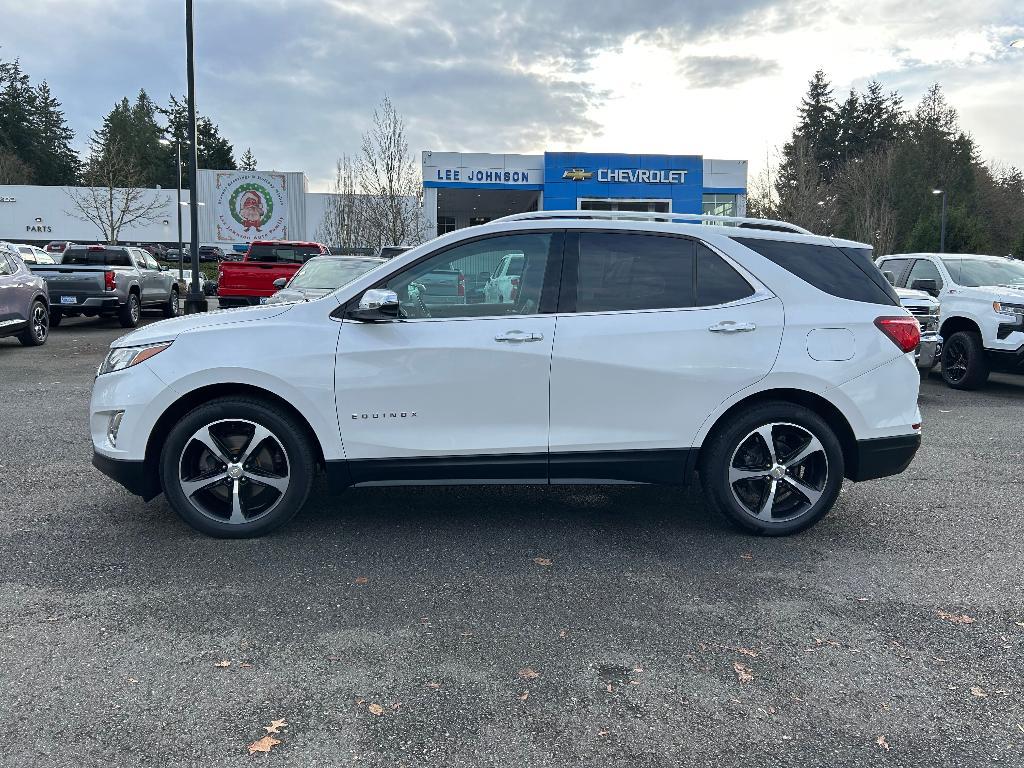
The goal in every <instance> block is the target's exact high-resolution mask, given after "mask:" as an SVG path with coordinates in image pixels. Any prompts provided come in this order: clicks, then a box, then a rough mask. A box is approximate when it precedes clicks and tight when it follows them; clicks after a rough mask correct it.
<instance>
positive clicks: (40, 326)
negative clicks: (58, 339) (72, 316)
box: [0, 242, 50, 347]
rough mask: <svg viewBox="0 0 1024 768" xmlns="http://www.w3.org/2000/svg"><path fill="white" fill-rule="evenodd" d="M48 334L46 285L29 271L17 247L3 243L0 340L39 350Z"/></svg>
mask: <svg viewBox="0 0 1024 768" xmlns="http://www.w3.org/2000/svg"><path fill="white" fill-rule="evenodd" d="M49 334H50V296H49V294H48V293H47V291H46V282H45V281H44V280H43V279H42V278H41V277H38V276H37V275H33V274H32V273H31V272H30V271H29V269H28V267H26V266H25V262H24V261H22V260H21V255H20V254H19V253H18V249H17V247H16V246H14V245H11V244H10V243H6V242H0V337H2V336H17V337H18V341H20V342H21V343H22V344H24V345H25V346H26V347H38V346H39V345H40V344H45V343H46V338H47V336H49Z"/></svg>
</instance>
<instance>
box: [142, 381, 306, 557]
mask: <svg viewBox="0 0 1024 768" xmlns="http://www.w3.org/2000/svg"><path fill="white" fill-rule="evenodd" d="M211 429H212V431H211ZM258 429H259V430H265V432H260V435H261V437H260V438H257V439H258V444H257V445H256V446H255V453H254V454H253V455H252V456H250V457H249V460H248V461H246V460H245V457H244V453H245V452H248V451H249V450H250V449H253V446H251V445H250V443H251V442H252V439H253V437H255V435H256V430H258ZM201 436H202V437H201ZM225 445H228V446H230V447H234V448H235V452H234V453H232V452H230V451H229V450H228V449H227V448H225V447H223V446H225ZM211 446H212V449H211ZM215 450H216V451H217V453H214V451H215ZM218 455H219V457H220V458H218ZM225 460H226V461H225ZM254 464H255V466H254ZM222 467H225V468H226V469H222ZM315 467H316V456H315V454H314V451H313V446H312V445H311V441H310V439H309V438H308V437H307V429H306V427H305V425H304V424H301V423H299V422H298V421H297V420H296V419H295V418H294V417H293V416H291V415H290V414H288V413H287V412H285V411H284V410H282V409H281V408H279V407H277V406H275V405H272V404H270V403H267V402H265V401H263V400H259V399H253V398H241V397H225V398H220V399H217V400H213V401H211V402H209V403H206V404H204V405H201V406H199V407H197V408H195V409H194V410H192V411H190V412H189V413H188V414H187V415H186V416H185V417H184V418H183V419H181V420H179V421H178V423H177V424H176V425H175V426H174V428H173V429H172V430H171V432H170V434H169V435H168V436H167V439H166V440H165V442H164V447H163V450H162V452H161V454H160V484H161V487H162V488H163V490H164V494H165V495H166V496H167V500H168V502H169V503H170V505H171V507H172V508H173V509H174V511H175V512H177V513H178V515H179V516H180V517H181V518H182V519H183V520H184V521H185V522H186V523H188V524H189V525H190V526H192V527H193V528H195V529H196V530H197V531H201V532H202V533H205V534H207V535H209V536H214V537H217V538H225V539H248V538H254V537H257V536H262V535H264V534H266V533H269V532H270V531H272V530H274V529H276V528H278V527H280V526H282V525H284V524H285V523H287V522H288V521H289V520H291V519H292V518H293V517H294V516H295V515H296V513H298V511H299V510H300V509H301V508H302V506H303V505H304V504H305V503H306V499H307V498H308V497H309V493H310V490H311V489H312V487H313V474H314V470H315ZM266 481H274V482H273V483H272V484H271V483H269V482H266ZM282 481H283V482H282ZM197 482H198V483H201V485H185V484H187V483H197ZM236 490H237V492H238V505H237V506H235V504H234V501H235V491H236Z"/></svg>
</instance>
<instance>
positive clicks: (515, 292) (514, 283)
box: [509, 277, 519, 301]
mask: <svg viewBox="0 0 1024 768" xmlns="http://www.w3.org/2000/svg"><path fill="white" fill-rule="evenodd" d="M518 297H519V278H518V277H513V278H512V295H511V296H509V299H510V300H511V301H515V300H516V299H517V298H518Z"/></svg>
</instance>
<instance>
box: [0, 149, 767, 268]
mask: <svg viewBox="0 0 1024 768" xmlns="http://www.w3.org/2000/svg"><path fill="white" fill-rule="evenodd" d="M422 161H423V216H424V219H425V231H426V232H427V233H428V235H430V234H433V233H437V234H444V233H445V232H450V231H452V230H455V229H461V228H462V227H469V226H473V225H475V224H483V223H485V222H488V221H491V220H493V219H497V218H500V217H502V216H507V215H509V214H512V213H523V212H526V211H538V210H565V209H570V210H594V211H606V210H612V211H651V212H661V213H708V214H716V215H724V216H742V215H743V214H744V213H745V211H746V195H747V190H746V186H747V162H746V161H745V160H711V159H707V158H704V157H702V156H701V155H636V154H615V153H588V152H545V153H544V154H540V155H518V154H483V153H469V152H434V151H425V152H423V155H422ZM140 192H141V193H142V197H143V198H145V199H149V200H155V201H158V202H159V215H156V216H153V217H150V218H149V219H148V220H147V221H144V222H137V223H135V224H134V225H128V226H125V227H124V228H123V229H122V230H121V232H120V241H121V242H123V243H130V244H134V243H164V244H166V245H172V244H174V243H176V242H177V239H178V220H177V219H178V217H177V210H176V209H177V193H176V190H174V189H144V190H140ZM198 192H199V194H198V198H199V206H200V207H199V232H198V234H199V241H200V243H202V244H207V245H219V246H221V247H223V248H224V249H225V250H229V249H231V248H240V249H244V247H245V245H246V244H247V243H248V242H250V241H252V240H254V239H289V240H315V239H317V232H318V231H319V229H320V225H321V222H322V221H323V219H324V216H325V213H326V212H327V210H328V209H329V205H330V198H331V194H330V193H326V192H310V191H309V183H308V180H307V178H306V175H305V174H304V173H302V172H281V171H219V170H200V171H199V176H198ZM104 193H105V191H104ZM81 194H82V190H81V189H80V188H67V187H44V186H31V185H10V186H0V240H9V241H12V242H28V243H36V244H44V243H46V242H49V241H51V240H70V241H72V242H80V243H82V242H84V243H88V242H96V240H97V239H99V238H100V234H99V232H98V230H97V227H96V225H95V224H92V223H90V222H88V221H84V220H83V219H82V216H81V215H76V211H75V204H74V200H73V198H74V197H75V196H79V197H81ZM182 199H183V200H184V201H185V203H186V204H187V201H188V191H187V190H184V191H183V192H182ZM184 213H185V215H184V216H183V227H184V239H185V241H186V242H187V241H189V240H190V239H191V238H190V233H189V216H188V213H187V210H186V211H185V212H184ZM328 245H335V244H334V243H328Z"/></svg>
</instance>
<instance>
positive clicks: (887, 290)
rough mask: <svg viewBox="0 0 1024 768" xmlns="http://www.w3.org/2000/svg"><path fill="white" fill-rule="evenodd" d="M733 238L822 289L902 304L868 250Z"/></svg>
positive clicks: (842, 295) (843, 296)
mask: <svg viewBox="0 0 1024 768" xmlns="http://www.w3.org/2000/svg"><path fill="white" fill-rule="evenodd" d="M734 240H735V241H736V242H737V243H741V244H742V245H745V246H746V247H747V248H750V249H751V250H752V251H755V252H756V253H759V254H761V255H762V256H764V257H765V258H766V259H768V260H769V261H772V262H774V263H776V264H778V265H779V266H780V267H782V268H783V269H785V270H786V271H788V272H791V273H792V274H794V275H796V276H797V277H799V278H800V279H801V280H803V281H804V282H807V283H810V284H811V285H813V286H814V287H815V288H817V289H818V290H819V291H824V292H825V293H828V294H831V295H832V296H836V297H838V298H840V299H849V300H851V301H863V302H866V303H869V304H888V305H892V306H899V303H900V301H899V297H898V296H897V295H896V291H895V290H894V289H893V287H892V286H891V285H889V282H888V281H887V280H886V279H885V277H884V276H883V275H882V272H881V271H880V270H879V269H878V267H877V266H876V265H875V263H874V262H873V261H872V260H871V251H870V250H869V249H859V248H839V247H837V246H834V245H820V244H818V243H799V242H790V241H787V240H769V239H766V238H754V237H737V238H734Z"/></svg>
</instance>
